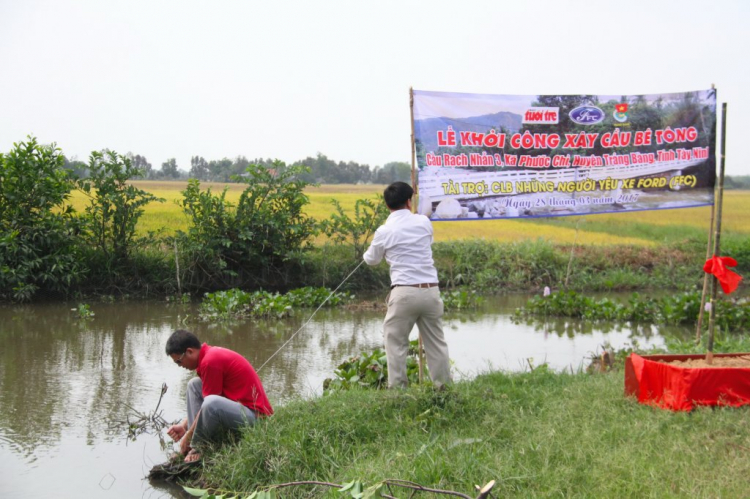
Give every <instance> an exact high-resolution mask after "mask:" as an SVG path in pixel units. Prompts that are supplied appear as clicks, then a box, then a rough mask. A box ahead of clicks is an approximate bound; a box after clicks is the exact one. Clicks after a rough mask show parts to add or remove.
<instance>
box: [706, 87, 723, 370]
mask: <svg viewBox="0 0 750 499" xmlns="http://www.w3.org/2000/svg"><path fill="white" fill-rule="evenodd" d="M726 143H727V103H726V102H724V103H722V105H721V163H720V166H719V188H718V199H717V200H716V201H715V204H716V217H715V218H716V223H715V226H716V228H715V231H714V256H718V255H719V252H720V249H721V210H722V204H723V198H724V166H725V163H726V161H725V160H726V154H725V153H726ZM717 288H718V279H717V278H716V276H714V277H713V279H712V289H711V310H709V313H708V344H707V345H706V362H707V363H708V365H711V363H712V362H713V359H714V328H715V325H716V324H715V321H714V318H715V316H716V293H717Z"/></svg>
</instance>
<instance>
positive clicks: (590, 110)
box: [569, 106, 604, 125]
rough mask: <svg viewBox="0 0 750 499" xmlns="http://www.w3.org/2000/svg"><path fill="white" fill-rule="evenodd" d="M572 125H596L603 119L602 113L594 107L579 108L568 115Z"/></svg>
mask: <svg viewBox="0 0 750 499" xmlns="http://www.w3.org/2000/svg"><path fill="white" fill-rule="evenodd" d="M569 116H570V119H571V120H572V121H573V123H578V124H579V125H596V124H597V123H601V122H602V120H603V119H604V111H602V110H601V109H599V108H598V107H596V106H579V107H577V108H575V109H573V110H572V111H571V112H570V113H569Z"/></svg>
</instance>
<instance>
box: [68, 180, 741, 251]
mask: <svg viewBox="0 0 750 499" xmlns="http://www.w3.org/2000/svg"><path fill="white" fill-rule="evenodd" d="M133 185H135V186H137V187H138V188H140V189H143V190H145V191H147V192H150V193H152V194H154V195H155V196H158V197H160V198H163V199H165V202H163V203H150V204H149V205H147V206H146V212H145V213H144V215H143V217H142V218H141V220H140V221H139V231H141V232H143V233H146V232H149V231H161V232H162V233H163V234H166V235H168V234H173V233H174V232H175V231H177V230H186V229H187V227H188V219H187V217H186V216H185V215H184V214H183V213H182V210H181V208H180V206H179V205H178V204H177V202H178V200H180V199H181V198H182V194H181V191H182V190H184V189H185V187H186V185H187V184H186V183H185V182H168V181H134V182H133ZM201 186H202V187H203V188H204V189H211V191H212V192H214V193H220V192H221V191H222V190H223V189H224V188H226V189H227V199H228V200H229V201H230V202H235V203H236V202H237V201H238V200H239V198H240V194H241V193H242V191H243V190H244V189H245V187H246V186H245V185H244V184H222V183H209V182H207V183H203V184H201ZM383 188H384V186H382V185H321V186H318V187H309V188H308V189H307V190H306V191H305V193H306V194H307V195H308V197H309V198H310V204H309V205H308V214H309V215H310V216H312V217H314V218H316V219H318V220H322V219H325V218H328V217H329V216H330V215H331V214H333V213H334V210H333V205H332V204H331V201H332V200H333V199H337V200H338V201H339V202H340V203H341V205H342V207H343V208H344V209H345V210H351V209H352V208H353V207H354V204H355V202H356V201H357V200H358V199H362V198H374V197H379V196H380V195H381V193H382V191H383ZM70 204H71V205H73V207H74V208H75V209H76V210H77V211H79V212H80V211H83V210H84V209H85V206H86V204H87V199H86V197H85V196H84V195H83V193H81V192H75V193H74V194H73V196H72V197H71V199H70ZM748 213H750V191H737V190H733V191H726V192H725V193H724V207H723V221H722V228H723V234H724V235H730V236H740V237H745V236H750V216H748ZM710 216H711V208H710V207H702V208H685V209H678V210H658V211H641V212H631V213H611V214H602V215H589V216H585V217H584V216H581V217H555V218H542V219H520V220H486V221H485V220H483V221H479V220H477V221H464V222H435V223H434V225H433V226H434V229H435V239H436V240H437V241H452V240H462V239H472V238H479V239H487V240H497V241H501V242H507V241H518V240H528V239H532V240H533V239H540V238H541V239H545V240H548V241H550V242H553V243H561V244H566V243H573V242H574V241H575V242H577V243H578V244H590V245H609V244H633V245H643V246H651V245H654V244H660V243H664V242H673V241H680V240H684V239H688V238H701V237H706V236H707V234H708V228H709V225H710Z"/></svg>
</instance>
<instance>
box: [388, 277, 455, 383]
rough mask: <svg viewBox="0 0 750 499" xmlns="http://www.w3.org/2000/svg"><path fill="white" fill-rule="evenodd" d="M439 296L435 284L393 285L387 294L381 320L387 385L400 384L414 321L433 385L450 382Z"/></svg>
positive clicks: (403, 375)
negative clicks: (384, 312) (385, 308)
mask: <svg viewBox="0 0 750 499" xmlns="http://www.w3.org/2000/svg"><path fill="white" fill-rule="evenodd" d="M442 317H443V300H441V299H440V291H439V289H438V287H437V286H435V287H433V288H415V287H411V286H396V287H395V288H393V289H392V290H391V293H390V295H389V296H388V312H387V313H386V316H385V321H384V322H383V336H384V338H385V354H386V357H387V359H388V387H389V388H395V387H404V386H406V385H407V384H408V379H407V377H406V357H407V355H408V353H409V333H411V330H412V329H413V328H414V324H416V325H417V328H418V329H419V334H420V335H421V336H422V342H423V344H424V349H425V354H426V356H427V366H428V367H429V369H430V377H431V378H432V382H433V383H434V385H435V386H436V387H440V386H442V385H445V384H448V383H450V382H451V375H450V358H449V357H448V344H447V343H446V342H445V337H444V335H443V324H442Z"/></svg>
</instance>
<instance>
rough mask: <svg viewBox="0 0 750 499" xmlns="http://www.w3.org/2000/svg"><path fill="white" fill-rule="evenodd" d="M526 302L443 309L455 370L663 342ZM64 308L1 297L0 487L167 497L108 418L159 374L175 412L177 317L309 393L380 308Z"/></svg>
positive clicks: (282, 387) (136, 447)
mask: <svg viewBox="0 0 750 499" xmlns="http://www.w3.org/2000/svg"><path fill="white" fill-rule="evenodd" d="M524 302H525V298H524V297H515V296H514V297H504V298H497V299H488V300H487V301H486V303H485V304H484V306H483V308H482V310H479V311H477V312H462V313H454V314H451V315H448V316H447V317H446V320H445V331H446V336H447V340H448V344H449V348H450V356H451V359H452V361H453V363H454V372H455V376H456V377H457V378H462V377H470V376H473V375H475V374H476V373H478V372H483V371H487V370H488V369H505V370H519V369H526V368H527V366H528V363H529V359H531V362H533V364H534V365H538V364H540V363H542V362H547V363H548V364H549V365H550V366H551V367H552V368H554V369H567V368H579V367H580V366H581V365H582V364H583V363H584V362H585V359H586V358H587V356H588V355H590V354H592V353H593V352H595V351H596V350H597V349H598V348H599V347H600V345H602V344H603V343H605V342H608V343H611V344H613V345H615V346H623V345H625V344H627V343H630V342H632V341H633V340H636V341H639V342H640V343H641V344H646V345H647V344H658V343H659V342H660V341H661V336H660V331H659V330H657V329H655V328H640V327H635V326H633V325H629V324H600V323H584V322H579V321H575V320H570V319H554V320H546V321H543V322H539V321H522V322H520V323H515V322H514V321H513V320H512V318H511V314H512V312H513V311H514V310H515V309H516V308H517V307H519V306H521V305H522V304H523V303H524ZM70 308H71V306H70V305H67V306H66V305H60V304H54V305H36V306H27V307H5V308H0V341H1V342H2V345H3V348H2V350H0V462H2V466H0V497H4V496H8V495H11V494H16V495H21V494H23V496H24V497H47V496H49V495H50V493H51V492H52V493H53V494H52V495H55V496H63V497H64V496H65V495H66V494H57V493H54V492H55V488H56V487H57V486H59V484H65V490H67V491H70V492H71V493H70V494H68V495H70V496H73V495H76V496H83V497H104V496H106V497H128V498H129V497H134V496H141V497H170V496H172V494H173V493H174V489H171V488H161V487H160V488H153V487H152V486H151V485H150V484H148V483H147V482H145V481H144V480H143V477H144V476H145V475H146V473H147V471H148V469H149V468H150V467H151V466H152V465H153V464H156V463H158V462H161V461H163V460H164V458H165V452H164V450H163V449H162V448H161V447H160V445H159V439H158V438H157V437H156V436H154V435H151V436H149V435H145V436H141V437H139V438H138V439H137V440H136V441H135V442H128V441H127V439H126V435H127V431H124V430H122V428H120V429H119V430H118V429H113V422H115V421H122V420H124V419H125V418H126V417H127V415H128V406H130V407H133V408H135V409H137V410H139V411H141V412H146V413H147V412H150V411H151V410H153V409H154V407H155V406H156V404H157V401H158V399H159V393H160V389H161V386H162V383H166V384H167V385H168V386H169V391H168V392H167V394H166V395H165V397H164V400H163V401H162V403H161V407H162V408H163V411H164V412H163V415H164V417H165V418H166V419H167V420H177V419H179V418H181V417H182V416H183V415H184V409H183V403H184V402H183V401H184V390H185V385H186V383H187V380H188V379H189V378H190V376H191V374H190V373H188V372H186V371H185V370H183V369H179V368H177V367H175V366H174V364H173V363H172V362H171V361H170V360H169V359H168V358H167V356H166V355H165V354H164V344H165V342H166V339H167V338H168V337H169V335H170V334H171V332H172V331H173V330H175V329H179V328H187V329H190V330H192V331H194V332H195V333H196V334H197V335H198V336H199V337H200V338H201V339H202V340H204V341H207V342H209V343H211V344H214V345H221V346H225V347H227V348H231V349H233V350H236V351H237V352H240V353H241V354H242V355H244V356H246V357H247V358H248V359H249V360H250V362H251V363H252V364H253V365H254V366H255V367H256V368H257V369H259V374H260V377H261V379H262V380H263V383H264V385H265V387H266V392H267V393H268V396H269V399H270V400H271V403H272V404H273V405H275V406H278V405H280V404H283V403H284V402H285V401H287V400H289V399H290V398H294V397H299V396H311V395H316V394H319V393H320V392H321V390H322V384H323V380H324V379H325V378H326V377H330V376H331V375H332V373H333V370H334V369H335V368H336V366H337V365H338V364H340V363H341V362H342V361H343V360H344V359H346V358H348V357H350V356H352V355H356V354H358V353H359V352H361V351H368V350H371V349H373V348H376V347H380V346H381V345H382V332H381V331H382V327H381V326H382V319H383V313H382V312H379V311H356V312H352V311H345V310H321V311H320V312H318V314H317V315H316V316H315V317H314V318H313V319H312V320H310V321H309V322H308V319H309V317H308V315H307V314H308V313H310V312H309V311H308V312H305V313H304V314H299V315H298V316H297V317H293V318H290V319H286V320H269V321H245V322H237V323H232V324H222V325H216V324H205V323H197V322H194V318H195V317H196V316H197V314H196V310H195V309H194V308H193V307H191V306H180V305H167V304H160V303H128V304H117V303H115V304H91V309H92V310H93V311H94V312H95V314H96V315H95V316H94V318H93V320H89V321H80V320H77V318H76V317H77V316H76V314H75V313H74V312H72V311H71V310H70ZM303 325H305V327H304V329H302V330H301V331H300V328H301V327H302V326H303ZM297 331H299V334H297V335H296V336H294V337H293V338H292V336H293V335H294V334H295V332H297ZM412 336H413V337H414V338H415V337H416V331H415V332H413V333H412ZM290 338H292V339H291V340H290ZM287 341H289V343H288V345H286V346H285V347H284V348H283V349H282V350H280V351H279V348H280V347H281V346H282V345H284V344H285V342H287ZM277 352H278V353H277ZM261 366H262V367H261Z"/></svg>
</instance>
